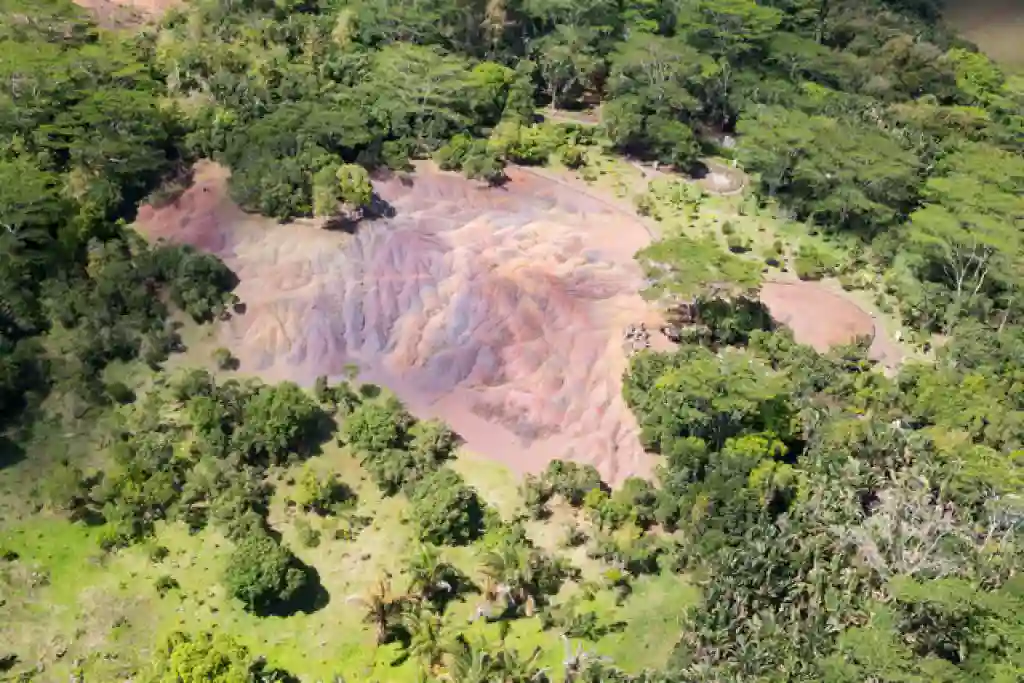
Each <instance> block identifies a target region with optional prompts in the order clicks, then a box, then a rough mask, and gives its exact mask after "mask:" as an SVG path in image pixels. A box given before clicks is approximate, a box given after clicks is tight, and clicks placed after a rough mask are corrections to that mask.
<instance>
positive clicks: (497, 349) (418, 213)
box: [139, 163, 667, 482]
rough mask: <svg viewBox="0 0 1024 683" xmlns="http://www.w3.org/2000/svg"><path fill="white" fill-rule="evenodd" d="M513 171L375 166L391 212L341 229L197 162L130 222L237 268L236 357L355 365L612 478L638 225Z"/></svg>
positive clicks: (518, 452) (641, 313)
mask: <svg viewBox="0 0 1024 683" xmlns="http://www.w3.org/2000/svg"><path fill="white" fill-rule="evenodd" d="M509 174H510V182H509V183H508V184H507V185H506V186H505V187H503V188H490V189H488V188H482V187H480V186H478V185H476V184H474V183H471V182H468V181H466V180H465V179H463V178H462V177H460V176H456V175H453V174H447V173H440V172H437V171H434V170H430V169H421V170H420V171H419V172H417V173H416V174H415V175H414V176H413V177H412V179H411V180H410V181H407V182H404V183H403V182H401V181H400V180H399V179H389V180H383V181H377V182H375V189H376V191H377V192H378V193H379V194H380V195H381V197H382V198H383V199H384V200H386V201H387V202H388V203H390V205H391V206H392V207H393V208H394V216H393V217H391V218H386V219H380V220H376V221H370V222H365V223H363V224H362V225H360V226H359V228H358V230H357V231H356V232H355V234H353V235H346V234H344V233H339V232H334V231H328V230H323V229H321V228H319V227H318V226H317V225H316V224H314V223H313V222H311V221H305V222H298V223H293V224H288V225H277V224H273V223H272V222H270V221H267V220H265V219H262V218H259V217H254V216H250V215H246V214H244V213H242V212H241V211H240V210H239V209H238V208H237V207H236V206H234V205H233V204H232V203H231V202H230V200H228V199H227V198H226V193H225V183H226V179H227V173H226V172H225V171H224V170H223V169H221V168H220V167H217V166H215V165H213V164H209V163H204V164H201V165H200V166H199V167H198V168H197V171H196V177H195V183H194V185H193V186H192V187H191V188H190V189H189V190H188V191H187V192H185V194H184V195H182V196H181V197H180V198H179V199H178V200H177V201H176V202H174V203H173V204H171V205H169V206H166V207H164V208H161V209H153V208H152V207H143V208H142V209H141V210H140V215H139V226H140V229H141V230H142V231H143V232H144V233H145V234H147V235H148V236H150V237H151V238H161V237H163V238H168V239H171V240H177V241H184V242H187V243H190V244H193V245H195V246H197V247H200V248H203V249H206V250H208V251H211V252H214V253H216V254H218V255H219V256H221V257H222V258H223V259H224V261H225V262H226V263H227V264H228V265H229V266H230V267H231V268H232V269H234V270H235V272H236V273H237V274H238V276H239V279H240V281H241V284H240V285H239V287H238V289H237V290H236V291H237V294H238V295H239V297H240V298H241V299H242V301H243V302H245V303H246V306H247V308H246V312H245V314H244V315H240V316H236V317H235V318H234V319H232V320H231V321H230V322H228V323H226V324H225V325H224V326H223V329H222V331H221V334H222V337H223V338H222V341H223V343H224V344H225V345H227V346H229V347H230V348H231V349H232V350H233V351H234V352H235V354H236V355H237V356H238V357H239V359H240V361H241V363H242V367H243V369H245V370H246V371H247V372H250V373H254V374H259V375H260V376H263V377H268V378H270V379H286V378H287V379H293V380H296V381H299V382H303V383H310V382H312V381H313V379H314V378H315V377H316V376H317V375H322V374H326V375H339V374H341V373H342V372H343V369H344V367H345V365H346V364H348V363H355V364H357V365H358V366H359V367H360V368H361V371H362V374H361V379H363V380H364V381H374V382H378V383H380V384H383V385H385V386H387V387H389V388H391V389H392V390H394V391H395V392H396V393H397V394H398V395H399V396H400V397H401V398H402V399H403V400H404V401H406V403H407V404H408V405H409V406H410V408H411V409H412V410H414V411H415V412H417V413H418V414H420V415H436V416H439V417H442V418H443V419H445V420H446V421H447V422H448V423H449V424H451V425H452V426H453V428H454V429H456V431H458V432H459V433H460V434H461V435H462V436H463V437H464V438H465V439H466V440H467V445H468V446H469V447H470V448H471V449H473V450H475V451H478V452H480V453H484V454H487V455H488V456H490V457H496V458H498V459H500V460H501V461H503V462H504V463H506V464H508V465H510V466H512V467H514V468H515V469H517V470H519V471H536V470H539V469H541V468H543V467H544V465H545V464H546V463H547V462H548V461H550V460H551V459H553V458H569V459H573V460H576V461H580V462H591V463H593V464H594V465H595V466H596V467H597V468H598V470H599V471H600V472H601V474H602V476H604V477H605V478H606V479H607V480H609V481H611V482H618V481H621V480H622V479H623V478H625V477H626V476H628V475H631V474H638V475H644V474H647V473H649V459H648V456H647V455H646V454H645V453H644V452H643V450H642V449H641V447H640V444H639V441H638V439H637V426H636V423H635V420H634V418H633V416H632V414H631V413H630V411H629V410H628V409H627V407H626V405H625V403H624V401H623V399H622V396H621V378H622V373H623V371H624V370H625V367H626V363H627V354H626V353H625V352H624V349H623V329H624V328H625V327H626V326H627V325H629V324H634V323H638V322H646V323H647V324H648V325H649V326H650V327H654V326H656V325H657V324H658V322H659V319H658V315H657V313H656V312H655V311H654V310H652V309H651V308H650V307H649V305H648V304H647V303H645V302H644V301H643V300H642V299H641V298H640V296H639V295H638V294H637V292H638V291H639V290H640V289H641V288H642V287H643V279H642V276H641V273H640V271H639V268H638V267H637V266H636V264H635V263H634V261H633V254H634V253H635V252H636V251H637V250H638V249H640V248H642V247H643V246H644V245H645V244H646V243H647V241H648V239H649V237H648V234H647V231H646V230H645V228H644V227H643V225H642V224H641V223H640V222H639V221H638V220H637V219H635V218H633V217H631V216H628V215H626V214H624V213H623V212H621V211H618V210H616V209H614V208H612V207H609V206H608V205H606V204H603V203H601V202H599V201H597V200H596V199H594V198H591V197H588V196H586V195H585V194H582V193H579V192H575V191H573V190H572V189H571V188H568V187H566V186H564V185H562V184H558V183H554V182H551V181H550V180H548V179H545V178H543V177H540V176H536V175H533V174H530V173H528V172H526V171H523V170H518V169H510V172H509ZM657 337H658V336H657V335H655V336H654V337H652V342H653V343H655V344H659V343H667V342H664V341H663V340H662V339H660V338H657Z"/></svg>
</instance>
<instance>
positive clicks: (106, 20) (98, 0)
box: [73, 0, 182, 28]
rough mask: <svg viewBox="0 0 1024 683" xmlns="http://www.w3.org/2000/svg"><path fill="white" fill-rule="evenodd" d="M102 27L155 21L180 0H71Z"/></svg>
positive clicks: (179, 3) (178, 3)
mask: <svg viewBox="0 0 1024 683" xmlns="http://www.w3.org/2000/svg"><path fill="white" fill-rule="evenodd" d="M73 2H74V3H75V4H76V5H78V6H79V7H81V8H82V9H84V10H86V11H87V12H89V13H90V14H91V15H92V16H93V17H94V18H95V19H96V23H97V24H99V25H100V26H102V27H104V28H119V27H126V26H137V25H139V24H143V23H145V22H148V21H155V20H157V19H159V18H160V17H162V16H163V15H164V14H165V13H166V12H167V11H168V10H170V9H171V8H173V7H177V6H179V5H181V4H182V0H73Z"/></svg>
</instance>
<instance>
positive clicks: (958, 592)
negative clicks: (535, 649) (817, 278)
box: [624, 316, 1024, 682]
mask: <svg viewBox="0 0 1024 683" xmlns="http://www.w3.org/2000/svg"><path fill="white" fill-rule="evenodd" d="M724 319H725V320H728V321H729V324H730V326H731V327H734V325H735V321H736V320H737V319H738V318H737V317H736V316H732V317H729V316H727V317H726V318H724ZM739 319H746V320H748V321H749V322H748V328H747V330H746V333H745V334H743V335H736V334H735V329H732V333H731V334H730V335H722V334H715V333H714V331H712V334H711V335H710V339H712V340H713V339H716V338H717V339H723V338H732V339H738V340H740V341H738V342H733V345H728V344H723V343H721V342H714V341H705V342H703V343H685V344H683V345H682V346H680V348H679V349H678V350H677V351H674V352H672V353H652V352H644V353H641V354H639V355H638V356H636V357H635V358H634V360H633V361H632V364H631V367H630V371H629V373H628V375H627V377H626V382H625V386H624V393H625V398H626V400H627V402H628V403H629V404H630V406H631V407H632V408H633V410H634V411H635V412H636V414H637V417H638V419H639V422H640V425H641V430H642V438H643V440H644V442H645V444H646V445H647V447H648V448H650V449H651V450H653V451H655V452H658V453H660V454H661V455H662V457H663V461H662V464H661V466H660V468H659V471H658V480H659V486H658V488H657V489H656V490H655V491H653V492H652V495H653V497H654V501H653V502H652V509H653V510H654V514H655V517H656V519H657V521H658V523H659V524H660V525H661V527H662V528H666V529H674V530H675V532H674V535H673V541H674V544H676V554H675V557H674V558H673V559H674V561H677V562H679V566H681V567H690V568H697V569H699V570H700V574H701V575H702V576H704V577H706V580H705V582H704V586H703V597H702V600H701V603H700V604H699V605H698V606H697V607H696V608H694V609H693V611H692V612H691V613H690V614H688V615H687V618H686V621H685V624H684V630H683V632H682V634H681V640H680V643H679V645H678V646H677V648H676V652H675V654H674V656H673V662H672V665H671V666H670V670H671V671H672V672H674V673H675V674H676V675H677V676H679V678H678V680H733V679H735V678H754V679H759V680H779V681H782V680H786V681H792V680H807V681H851V682H852V681H864V680H908V681H916V680H922V681H923V680H942V681H950V682H952V681H969V680H981V679H985V680H1012V679H1014V678H1016V677H1019V676H1020V675H1021V672H1022V670H1024V669H1022V666H1024V664H1022V662H1021V661H1020V659H1019V657H1018V656H1017V654H1016V653H1019V652H1020V648H1021V646H1022V640H1021V637H1022V632H1021V631H1020V628H1019V624H1020V623H1021V619H1022V618H1024V602H1021V600H1020V597H1019V586H1018V583H1019V570H1020V568H1021V562H1022V561H1024V546H1022V545H1021V543H1020V533H1021V530H1022V523H1024V505H1022V503H1021V500H1020V498H1019V493H1018V492H1019V490H1020V489H1019V487H1020V482H1021V477H1022V475H1024V469H1022V468H1021V466H1022V463H1021V460H1020V457H1019V453H1020V449H1021V447H1022V446H1024V431H1022V430H1021V429H1020V425H1021V424H1022V423H1021V422H1020V415H1021V413H1020V406H1019V400H1018V399H1017V396H1016V391H1015V390H1014V389H1013V388H1012V387H1013V385H1014V381H1015V380H1014V377H1016V375H1017V374H1018V373H1017V369H1016V368H1015V367H1014V364H1013V363H1011V362H1008V359H1009V358H1010V357H1011V355H1012V354H1013V353H1014V351H1012V349H1014V348H1018V345H1019V344H1020V343H1021V341H1020V340H1021V339H1022V337H1021V334H1022V332H1021V330H1020V328H1017V327H1015V326H1006V327H1005V328H1004V329H1002V330H1001V331H993V330H990V329H987V328H986V327H984V326H982V325H981V324H978V323H972V324H967V323H965V324H964V326H963V327H962V328H961V329H960V332H959V333H958V335H957V338H956V339H955V340H954V341H953V342H952V343H951V344H949V345H948V346H946V347H945V348H943V349H942V350H941V351H940V352H939V358H938V360H937V363H936V364H935V365H927V364H910V365H908V366H907V367H905V368H904V369H903V370H901V372H900V373H899V374H898V375H897V376H896V377H893V378H888V377H886V376H885V375H883V374H881V373H880V372H878V371H876V370H875V369H874V368H873V367H872V364H871V363H870V362H869V361H867V359H866V349H865V348H864V347H863V346H858V345H854V346H850V347H841V348H837V349H835V350H833V351H832V352H830V353H829V354H826V355H824V356H823V355H819V354H817V353H816V352H814V351H813V350H812V349H810V348H808V347H803V346H800V345H798V344H796V343H794V341H793V340H792V337H791V336H790V334H789V332H788V331H786V330H771V329H769V328H770V326H767V325H763V324H760V323H758V321H757V319H756V318H739ZM705 322H707V321H705ZM710 324H711V325H712V326H714V324H715V323H714V322H713V321H712V322H710Z"/></svg>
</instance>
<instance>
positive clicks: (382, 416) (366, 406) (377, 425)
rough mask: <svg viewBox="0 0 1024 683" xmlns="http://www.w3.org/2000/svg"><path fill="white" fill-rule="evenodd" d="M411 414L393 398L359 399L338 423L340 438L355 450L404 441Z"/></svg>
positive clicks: (376, 449)
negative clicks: (382, 399) (384, 401)
mask: <svg viewBox="0 0 1024 683" xmlns="http://www.w3.org/2000/svg"><path fill="white" fill-rule="evenodd" d="M411 425H412V417H411V416H410V415H409V414H408V413H407V412H406V411H405V409H404V408H403V407H402V406H401V405H400V404H398V403H397V402H391V403H371V402H367V403H363V404H362V405H360V406H359V407H358V408H356V410H355V411H354V412H353V413H352V414H351V415H350V416H349V417H348V418H347V419H346V420H345V421H344V422H343V423H342V426H341V433H340V438H341V440H342V442H343V443H345V444H347V445H348V446H349V447H351V448H353V449H355V450H357V451H365V452H370V453H375V452H380V451H384V450H386V449H389V448H399V447H401V446H403V445H404V444H405V438H406V430H407V429H408V428H409V427H410V426H411Z"/></svg>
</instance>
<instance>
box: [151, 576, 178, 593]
mask: <svg viewBox="0 0 1024 683" xmlns="http://www.w3.org/2000/svg"><path fill="white" fill-rule="evenodd" d="M153 587H154V588H156V592H157V594H158V595H159V596H160V597H161V598H162V597H164V596H165V595H167V594H168V593H170V592H171V591H172V590H176V589H178V588H179V587H180V586H179V584H178V581H177V580H176V579H175V578H174V577H173V576H168V575H167V574H164V575H163V576H161V577H160V578H158V579H157V580H156V582H155V583H154V584H153Z"/></svg>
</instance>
